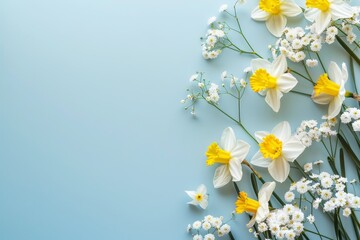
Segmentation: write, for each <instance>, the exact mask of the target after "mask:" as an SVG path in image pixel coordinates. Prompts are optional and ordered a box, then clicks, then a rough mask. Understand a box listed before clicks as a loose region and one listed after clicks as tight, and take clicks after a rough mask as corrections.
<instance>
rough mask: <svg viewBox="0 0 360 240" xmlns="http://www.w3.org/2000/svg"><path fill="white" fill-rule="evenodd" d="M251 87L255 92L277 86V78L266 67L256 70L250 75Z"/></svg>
mask: <svg viewBox="0 0 360 240" xmlns="http://www.w3.org/2000/svg"><path fill="white" fill-rule="evenodd" d="M250 87H251V89H252V90H253V91H254V92H260V91H262V90H265V89H269V88H275V87H276V78H274V77H273V76H271V75H270V74H269V73H268V72H267V71H266V70H265V69H263V68H260V69H258V70H256V71H255V72H254V73H253V75H252V76H251V77H250Z"/></svg>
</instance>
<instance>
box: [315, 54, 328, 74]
mask: <svg viewBox="0 0 360 240" xmlns="http://www.w3.org/2000/svg"><path fill="white" fill-rule="evenodd" d="M315 54H316V56H317V58H318V59H319V62H320V65H321V67H322V69H323V70H324V72H326V69H325V66H324V64H323V62H322V60H321V57H320V55H319V53H317V52H315Z"/></svg>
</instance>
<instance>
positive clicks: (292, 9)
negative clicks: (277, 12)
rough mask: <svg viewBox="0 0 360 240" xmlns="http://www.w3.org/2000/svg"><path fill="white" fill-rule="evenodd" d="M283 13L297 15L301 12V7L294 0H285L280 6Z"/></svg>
mask: <svg viewBox="0 0 360 240" xmlns="http://www.w3.org/2000/svg"><path fill="white" fill-rule="evenodd" d="M280 9H281V13H282V14H284V15H285V16H287V17H296V16H297V15H299V14H301V13H302V11H301V8H300V7H299V6H298V5H297V4H296V3H294V2H293V1H292V0H288V1H283V2H282V3H281V6H280Z"/></svg>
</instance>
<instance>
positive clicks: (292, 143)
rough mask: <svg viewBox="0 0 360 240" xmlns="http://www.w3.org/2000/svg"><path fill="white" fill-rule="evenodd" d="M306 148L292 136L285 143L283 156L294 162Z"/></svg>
mask: <svg viewBox="0 0 360 240" xmlns="http://www.w3.org/2000/svg"><path fill="white" fill-rule="evenodd" d="M304 150H305V146H304V145H303V144H302V143H301V142H300V141H299V140H298V139H297V138H296V137H291V138H290V139H289V140H288V141H286V142H285V143H284V144H283V148H282V156H283V157H284V158H285V159H286V160H287V161H289V162H293V161H294V160H295V159H296V158H298V157H299V156H300V154H301V153H302V152H303V151H304Z"/></svg>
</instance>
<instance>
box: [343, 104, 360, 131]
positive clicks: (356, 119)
mask: <svg viewBox="0 0 360 240" xmlns="http://www.w3.org/2000/svg"><path fill="white" fill-rule="evenodd" d="M340 119H341V122H342V123H344V124H350V123H351V125H352V127H353V129H354V131H356V132H359V131H360V109H358V108H347V109H346V110H345V112H343V114H341V116H340Z"/></svg>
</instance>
